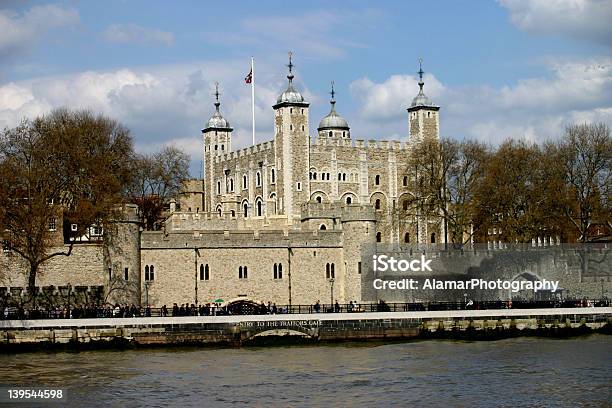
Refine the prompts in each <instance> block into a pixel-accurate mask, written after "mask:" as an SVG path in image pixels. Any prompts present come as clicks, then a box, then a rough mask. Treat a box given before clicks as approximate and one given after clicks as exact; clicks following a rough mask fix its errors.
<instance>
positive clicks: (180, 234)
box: [0, 59, 609, 307]
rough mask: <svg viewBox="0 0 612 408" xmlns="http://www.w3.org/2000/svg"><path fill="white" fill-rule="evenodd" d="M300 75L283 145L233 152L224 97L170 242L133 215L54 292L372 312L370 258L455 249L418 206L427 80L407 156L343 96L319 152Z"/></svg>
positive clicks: (323, 126)
mask: <svg viewBox="0 0 612 408" xmlns="http://www.w3.org/2000/svg"><path fill="white" fill-rule="evenodd" d="M288 68H289V74H288V75H287V79H288V83H287V88H286V89H285V90H284V91H283V92H282V93H281V94H280V95H279V96H278V98H277V101H276V104H274V105H273V109H274V129H275V132H274V138H273V140H270V141H266V142H263V143H260V144H257V145H255V146H250V147H248V148H245V149H241V150H237V151H233V150H232V130H233V129H232V127H231V126H230V123H229V122H228V120H226V119H225V118H224V117H223V116H222V114H221V109H220V102H219V93H218V91H217V92H216V102H215V111H214V113H213V115H212V117H211V118H210V119H209V120H208V122H207V123H206V125H205V126H204V128H203V129H202V134H203V139H204V152H203V155H204V177H203V179H201V180H200V179H197V180H187V181H186V182H185V188H184V191H183V192H182V193H181V194H180V196H179V197H178V200H177V201H173V202H172V203H171V205H170V213H169V216H168V218H167V220H166V221H165V224H164V228H163V229H162V230H161V231H141V230H140V229H139V226H138V215H137V208H136V207H135V206H127V207H126V210H125V219H124V220H121V222H117V223H115V224H114V225H113V226H112V228H111V227H110V226H109V227H108V228H107V229H106V231H105V239H104V240H103V241H100V242H87V241H85V242H83V243H80V244H79V245H77V246H75V249H74V251H73V254H72V255H71V256H70V257H56V258H53V259H51V260H50V261H48V262H47V263H46V264H45V265H43V266H42V271H41V273H40V274H39V276H38V279H37V282H38V285H39V286H40V288H41V289H40V290H41V292H43V293H44V292H45V288H47V289H46V290H47V291H49V292H50V293H51V295H50V296H52V295H53V293H55V294H56V295H57V293H58V292H59V291H60V289H62V290H63V292H64V293H65V292H66V288H68V291H69V293H71V292H73V293H74V296H77V294H78V293H79V292H80V295H78V296H80V298H82V299H87V298H88V296H92V294H97V295H98V296H103V297H104V300H106V301H109V302H115V301H121V302H130V303H131V302H133V303H140V304H150V305H152V306H157V307H159V306H162V305H164V304H166V305H168V306H170V305H172V304H173V303H174V302H177V303H207V302H212V301H214V300H219V299H222V300H224V301H228V300H232V299H236V298H241V299H242V298H248V299H251V300H254V301H257V302H261V301H263V302H268V301H270V302H275V303H277V304H279V305H285V304H293V305H297V304H313V303H314V302H316V301H317V300H320V301H321V302H322V303H329V302H330V301H331V300H332V299H333V300H334V301H336V300H337V301H339V302H340V303H345V302H349V301H353V300H357V301H359V300H361V272H362V260H361V254H362V249H363V248H364V247H365V246H374V245H376V244H377V243H384V244H391V245H408V244H409V245H412V244H419V245H424V244H427V245H429V246H430V247H432V246H431V244H436V243H444V236H443V234H442V233H441V228H440V225H439V220H428V219H427V218H425V217H423V216H420V215H419V214H418V212H416V211H410V208H409V204H408V203H409V201H410V200H409V197H410V196H411V194H413V192H414V186H413V183H414V179H413V178H412V177H411V176H410V174H411V173H410V172H409V171H408V170H409V169H408V168H407V167H408V156H409V154H410V151H411V146H412V145H413V144H414V143H418V141H420V140H423V139H425V138H434V139H439V129H440V120H439V113H440V112H439V110H440V108H439V106H436V105H435V104H433V103H432V101H431V100H430V99H429V98H428V97H427V96H426V95H425V93H424V91H423V87H424V82H423V79H422V78H423V71H422V69H421V70H420V71H419V75H420V81H419V87H420V90H419V92H418V94H417V95H416V96H415V97H414V98H413V99H412V102H411V103H410V106H409V107H408V108H407V115H408V129H409V132H408V135H407V141H404V142H400V141H375V140H370V141H364V140H353V139H352V138H351V133H350V127H349V125H348V123H347V121H346V120H345V119H343V118H342V117H341V116H340V115H339V114H338V113H337V112H336V107H335V105H336V101H335V99H334V96H335V94H334V90H333V87H332V93H331V96H332V98H331V109H330V112H329V114H328V115H327V116H325V117H324V118H323V119H322V120H321V121H320V123H319V126H318V128H317V135H316V138H314V139H313V138H311V135H310V131H309V129H310V121H309V104H308V102H307V101H306V100H305V99H304V97H303V95H302V94H301V93H300V92H299V91H298V90H297V89H296V88H295V86H294V84H293V79H294V76H293V72H292V71H293V64H292V62H291V59H290V60H289V65H288ZM0 265H2V268H3V272H2V273H0V296H3V292H4V296H15V295H21V296H22V293H21V292H22V291H23V289H20V288H22V287H24V286H26V285H25V282H26V278H25V274H24V273H18V272H17V270H19V269H23V265H22V264H20V261H19V259H18V257H16V256H14V255H12V254H11V253H8V252H6V251H5V252H3V253H2V254H1V256H0ZM608 282H609V277H608ZM608 285H609V284H608ZM593 287H594V288H596V287H597V284H595V286H593Z"/></svg>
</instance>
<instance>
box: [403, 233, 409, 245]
mask: <svg viewBox="0 0 612 408" xmlns="http://www.w3.org/2000/svg"><path fill="white" fill-rule="evenodd" d="M404 243H405V244H409V243H410V233H409V232H407V233H405V234H404Z"/></svg>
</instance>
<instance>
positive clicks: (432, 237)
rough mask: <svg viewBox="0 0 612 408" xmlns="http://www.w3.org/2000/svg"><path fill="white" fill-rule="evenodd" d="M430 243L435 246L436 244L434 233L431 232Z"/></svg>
mask: <svg viewBox="0 0 612 408" xmlns="http://www.w3.org/2000/svg"><path fill="white" fill-rule="evenodd" d="M431 243H432V244H435V243H436V233H435V232H432V233H431Z"/></svg>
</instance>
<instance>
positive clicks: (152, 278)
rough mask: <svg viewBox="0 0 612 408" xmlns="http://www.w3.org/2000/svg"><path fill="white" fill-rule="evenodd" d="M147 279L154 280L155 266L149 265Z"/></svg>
mask: <svg viewBox="0 0 612 408" xmlns="http://www.w3.org/2000/svg"><path fill="white" fill-rule="evenodd" d="M149 280H150V281H154V280H155V266H153V265H151V269H150V271H149Z"/></svg>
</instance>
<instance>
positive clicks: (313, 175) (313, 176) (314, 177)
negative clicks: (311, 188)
mask: <svg viewBox="0 0 612 408" xmlns="http://www.w3.org/2000/svg"><path fill="white" fill-rule="evenodd" d="M312 178H313V179H315V180H316V179H317V172H316V171H315V172H314V173H312Z"/></svg>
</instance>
